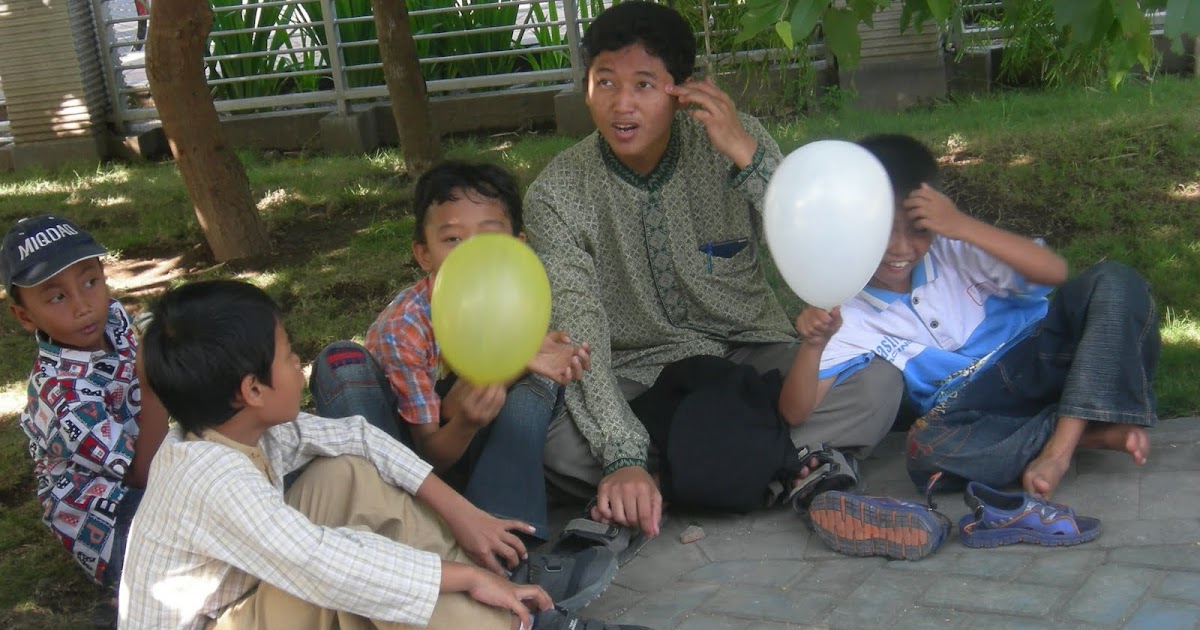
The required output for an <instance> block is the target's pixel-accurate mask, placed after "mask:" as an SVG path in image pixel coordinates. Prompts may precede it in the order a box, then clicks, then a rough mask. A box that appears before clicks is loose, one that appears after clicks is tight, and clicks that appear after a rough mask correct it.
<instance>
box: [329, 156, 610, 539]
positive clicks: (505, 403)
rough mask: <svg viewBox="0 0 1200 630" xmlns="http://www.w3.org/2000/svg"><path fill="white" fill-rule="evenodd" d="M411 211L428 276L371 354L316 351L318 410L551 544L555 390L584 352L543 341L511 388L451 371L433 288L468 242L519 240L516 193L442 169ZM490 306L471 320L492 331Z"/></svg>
mask: <svg viewBox="0 0 1200 630" xmlns="http://www.w3.org/2000/svg"><path fill="white" fill-rule="evenodd" d="M413 214H414V217H415V224H414V229H413V243H412V251H413V257H414V258H415V259H416V261H417V263H418V264H419V265H420V266H421V268H422V269H423V270H424V271H425V272H426V273H427V274H428V275H426V276H425V277H424V278H422V279H421V280H420V281H419V282H417V284H415V285H413V286H411V287H408V288H406V289H404V290H403V291H401V292H400V293H399V294H398V295H397V296H396V297H395V298H394V299H393V300H392V302H391V303H390V304H389V305H388V306H387V308H385V309H384V310H383V312H382V313H380V315H379V316H378V317H377V318H376V320H375V323H374V324H372V325H371V327H370V329H369V330H368V331H367V335H366V340H365V346H366V349H367V350H368V351H369V353H370V356H367V354H366V353H364V352H363V349H362V348H361V347H358V346H356V345H354V344H350V343H348V342H339V343H337V344H334V345H333V346H331V347H329V348H327V349H326V350H325V351H323V352H322V353H321V355H320V356H319V357H318V358H317V360H316V362H315V364H314V368H313V377H312V380H313V383H312V389H313V396H314V398H315V401H316V404H317V410H318V412H319V413H321V414H322V415H326V416H341V415H352V414H362V415H364V416H366V417H368V419H371V418H375V419H378V420H375V422H377V423H378V424H381V425H383V426H384V428H385V430H388V431H389V433H390V434H392V435H393V437H396V438H397V439H401V440H402V441H405V442H408V443H410V444H411V445H412V446H413V449H414V450H415V451H416V452H417V453H418V454H420V455H421V456H422V457H423V458H424V459H425V460H427V461H429V462H430V463H431V464H433V467H434V469H435V470H437V471H439V473H443V474H446V473H450V476H451V477H453V478H456V479H457V478H461V477H466V480H465V485H464V487H463V494H464V496H466V497H467V499H469V500H470V501H471V502H472V503H473V504H475V505H476V506H478V507H480V508H482V509H484V510H485V511H488V512H490V513H492V514H495V515H498V516H503V517H504V518H513V519H517V520H520V521H523V522H525V523H527V524H529V528H528V529H527V530H526V531H521V532H518V533H519V534H520V536H521V537H522V538H523V539H524V540H525V541H526V542H529V543H535V544H536V543H539V542H544V541H546V540H547V539H548V538H549V531H548V528H549V524H548V517H547V511H546V510H547V508H546V496H545V476H544V473H543V471H542V450H543V448H544V445H545V441H546V427H547V426H548V425H549V423H550V418H551V414H552V412H553V410H554V408H555V406H556V403H557V401H558V399H559V390H560V384H562V383H568V382H571V381H573V380H576V379H578V378H579V377H580V376H581V375H582V373H583V372H584V370H586V369H587V368H588V365H589V359H588V354H589V353H588V350H589V348H588V345H587V344H581V345H575V344H572V343H571V340H570V338H568V337H567V336H566V334H564V333H562V332H557V331H555V332H550V333H549V334H546V335H545V338H544V339H543V341H542V343H541V348H540V349H539V351H538V353H537V354H536V356H534V358H533V359H532V360H531V361H529V364H528V370H527V371H528V374H525V375H524V376H522V377H521V378H519V379H518V380H516V382H515V383H472V382H468V379H467V378H461V375H456V374H455V373H453V372H452V371H451V368H449V367H447V365H446V363H445V361H444V357H443V355H442V348H441V345H440V344H439V340H438V339H436V338H435V333H434V326H433V324H432V321H431V292H432V289H433V286H434V281H435V279H436V277H437V274H438V271H439V270H440V269H441V267H442V263H443V262H444V261H445V260H446V258H447V257H448V256H449V255H450V253H451V252H452V251H453V250H454V249H455V248H457V247H458V245H459V244H460V243H463V242H464V241H466V240H468V239H470V238H471V237H473V236H476V235H483V234H502V235H508V236H515V237H517V238H518V239H521V240H523V239H524V234H523V232H522V211H521V197H520V193H519V190H518V187H517V182H516V180H515V179H514V178H513V177H512V175H511V174H509V173H508V172H507V171H505V170H504V169H503V168H501V167H499V166H495V165H491V164H484V163H478V164H476V163H466V162H457V161H447V162H443V163H441V164H438V165H436V166H434V167H433V168H432V169H430V170H429V171H428V172H426V173H425V174H424V175H422V176H421V178H420V179H419V180H418V182H417V184H416V188H415V190H414V194H413ZM481 262H483V263H484V264H488V265H499V264H504V261H502V260H488V261H481ZM535 264H536V261H535ZM542 282H543V283H544V282H545V280H544V279H543V280H542ZM520 288H521V287H514V288H513V290H512V291H511V292H509V293H511V299H522V295H523V294H524V293H523V292H522V291H521V290H519V289H520ZM460 302H461V300H460ZM494 306H496V305H490V304H477V305H476V308H475V311H474V312H475V315H474V319H475V322H476V323H478V324H479V325H484V324H489V323H495V322H491V320H493V319H495V318H496V317H498V316H499V309H496V308H494ZM443 308H455V309H457V310H462V309H470V308H471V305H470V304H466V303H462V304H457V305H443ZM468 323H469V322H468ZM504 325H505V326H507V327H508V337H515V336H518V335H522V334H523V333H526V332H529V331H528V329H529V328H530V327H531V326H535V325H536V324H534V323H532V322H521V321H515V322H508V323H507V324H504ZM543 330H544V329H543ZM530 334H539V335H540V334H541V333H539V332H533V333H530ZM526 336H528V335H526ZM508 341H511V339H508V338H494V339H492V340H491V343H494V344H499V345H502V346H506V345H510V344H508V343H507V342H508ZM535 343H536V342H535ZM376 362H377V363H376ZM377 365H378V366H381V367H377ZM460 367H473V366H460ZM482 367H485V368H486V367H489V366H482ZM467 376H468V377H471V376H474V374H468V375H467ZM397 419H398V420H399V422H398V421H397Z"/></svg>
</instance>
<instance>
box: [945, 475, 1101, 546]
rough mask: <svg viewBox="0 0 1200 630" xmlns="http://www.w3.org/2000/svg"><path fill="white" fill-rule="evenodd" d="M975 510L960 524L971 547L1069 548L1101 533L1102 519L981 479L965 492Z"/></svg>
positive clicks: (969, 486) (969, 485) (965, 499)
mask: <svg viewBox="0 0 1200 630" xmlns="http://www.w3.org/2000/svg"><path fill="white" fill-rule="evenodd" d="M963 500H964V501H966V503H967V507H970V508H971V510H972V513H971V514H967V515H966V516H964V517H963V518H962V520H961V521H959V523H958V529H959V534H960V538H961V539H962V542H963V544H964V545H966V546H968V547H999V546H1001V545H1015V544H1018V543H1032V544H1035V545H1045V546H1049V547H1065V546H1068V545H1078V544H1082V543H1085V542H1090V541H1093V540H1095V539H1096V538H1097V537H1098V536H1100V519H1098V518H1091V517H1088V516H1076V515H1075V510H1072V509H1071V508H1069V507H1067V506H1065V505H1060V504H1058V503H1051V502H1049V501H1044V500H1042V499H1039V498H1037V497H1034V496H1032V495H1030V494H1029V493H1027V492H1000V491H999V490H995V489H993V488H990V487H988V486H985V485H984V484H982V483H979V482H977V481H972V482H971V483H969V484H967V490H966V493H965V494H964V495H963Z"/></svg>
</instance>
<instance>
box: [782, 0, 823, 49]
mask: <svg viewBox="0 0 1200 630" xmlns="http://www.w3.org/2000/svg"><path fill="white" fill-rule="evenodd" d="M829 1H830V0H799V2H797V3H796V8H794V9H792V23H791V26H790V31H789V32H790V33H791V35H792V37H794V38H796V39H800V40H803V39H805V38H807V37H808V34H809V33H811V32H812V30H813V28H814V27H815V26H816V25H817V21H819V20H820V19H821V13H822V12H823V11H825V9H826V8H828V7H829ZM775 28H776V30H778V29H779V26H778V25H776V26H775Z"/></svg>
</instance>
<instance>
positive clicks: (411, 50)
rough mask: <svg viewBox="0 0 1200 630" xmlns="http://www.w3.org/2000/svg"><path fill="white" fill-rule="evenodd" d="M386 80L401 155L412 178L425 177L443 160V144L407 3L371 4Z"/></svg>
mask: <svg viewBox="0 0 1200 630" xmlns="http://www.w3.org/2000/svg"><path fill="white" fill-rule="evenodd" d="M371 10H372V11H374V12H375V30H376V32H377V33H378V34H379V57H380V60H381V61H383V77H384V80H386V81H387V89H388V96H390V97H391V99H392V117H393V118H395V119H396V130H397V131H398V132H399V133H400V151H401V154H402V155H403V156H404V164H405V166H407V167H408V172H409V173H412V174H414V175H415V174H419V173H424V172H425V171H426V170H428V169H429V167H430V166H433V164H434V163H435V162H437V161H438V160H440V159H442V141H441V138H440V137H438V134H437V131H435V130H434V128H433V119H432V117H430V115H429V95H428V94H427V93H426V92H425V80H424V79H422V78H421V66H420V58H419V57H417V47H416V44H414V43H413V37H412V26H411V25H410V24H409V21H408V7H407V6H406V3H405V2H403V0H399V1H398V0H371Z"/></svg>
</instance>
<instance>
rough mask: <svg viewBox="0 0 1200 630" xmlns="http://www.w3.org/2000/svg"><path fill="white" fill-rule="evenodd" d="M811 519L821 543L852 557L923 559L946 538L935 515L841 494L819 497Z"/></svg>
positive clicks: (810, 511)
mask: <svg viewBox="0 0 1200 630" xmlns="http://www.w3.org/2000/svg"><path fill="white" fill-rule="evenodd" d="M808 517H809V520H810V522H811V523H812V525H813V529H814V530H815V531H816V533H817V536H819V537H820V538H821V541H822V542H824V543H825V544H826V545H828V546H829V547H830V548H831V549H833V550H835V551H838V552H839V553H844V554H846V555H851V556H886V557H888V558H894V559H896V560H920V559H921V558H924V557H926V556H928V555H929V554H931V553H933V552H934V551H936V550H937V548H938V547H939V546H940V544H941V539H942V538H943V537H942V536H941V535H940V533H939V532H938V531H937V530H936V529H934V528H938V527H939V526H938V525H937V523H936V522H934V517H933V516H932V515H928V516H926V515H918V514H915V513H913V512H909V511H906V510H901V509H897V508H889V507H883V508H881V507H877V506H875V505H873V504H871V503H870V502H869V501H866V500H864V498H863V497H859V496H857V495H853V494H845V493H841V492H825V493H822V494H819V495H817V496H816V498H814V499H813V502H812V504H811V505H810V506H809V509H808Z"/></svg>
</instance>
